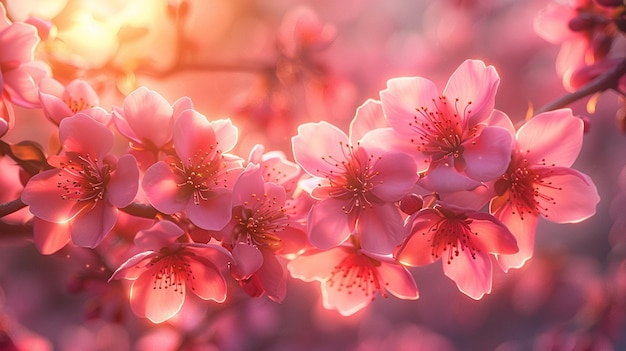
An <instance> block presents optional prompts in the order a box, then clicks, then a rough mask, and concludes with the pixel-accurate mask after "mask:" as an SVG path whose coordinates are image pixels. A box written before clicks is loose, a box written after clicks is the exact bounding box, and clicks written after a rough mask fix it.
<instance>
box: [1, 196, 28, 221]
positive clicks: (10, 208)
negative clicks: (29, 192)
mask: <svg viewBox="0 0 626 351" xmlns="http://www.w3.org/2000/svg"><path fill="white" fill-rule="evenodd" d="M24 207H26V204H25V203H23V202H22V199H20V198H19V197H18V198H17V199H15V200H13V201H9V202H5V203H3V204H0V218H2V217H4V216H6V215H10V214H11V213H13V212H17V211H19V210H21V209H22V208H24Z"/></svg>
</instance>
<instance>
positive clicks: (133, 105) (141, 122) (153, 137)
mask: <svg viewBox="0 0 626 351" xmlns="http://www.w3.org/2000/svg"><path fill="white" fill-rule="evenodd" d="M123 111H124V115H123V118H124V119H125V120H126V123H128V126H129V127H130V129H132V130H133V131H134V133H135V135H136V136H137V138H138V139H139V140H140V141H141V142H142V143H143V142H145V141H150V142H151V143H152V144H154V145H155V146H156V147H158V148H161V147H163V146H164V145H165V144H167V143H168V142H169V141H170V140H171V138H172V135H171V133H172V125H173V120H172V113H173V109H172V107H171V106H170V104H169V103H168V102H167V100H165V99H164V98H163V97H162V96H161V95H159V93H157V92H155V91H152V90H149V89H147V88H145V87H140V88H138V89H136V90H135V91H133V92H131V93H130V94H128V96H127V97H126V99H125V100H124V105H123ZM148 119H149V120H150V123H146V120H148ZM116 124H117V123H116ZM118 128H119V126H118ZM122 130H124V128H122V129H121V130H120V131H122Z"/></svg>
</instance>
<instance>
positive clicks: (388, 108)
mask: <svg viewBox="0 0 626 351" xmlns="http://www.w3.org/2000/svg"><path fill="white" fill-rule="evenodd" d="M438 96H439V91H438V90H437V87H436V86H435V84H434V83H433V82H431V81H430V80H428V79H425V78H421V77H412V78H393V79H390V80H388V81H387V89H385V90H383V91H381V92H380V101H381V103H382V105H383V111H384V112H385V117H386V118H387V121H388V122H389V125H391V127H392V128H393V129H394V130H395V131H396V132H397V133H398V134H400V135H403V136H405V137H407V138H411V137H413V136H415V132H414V131H413V128H411V124H412V123H414V119H415V114H416V111H415V109H419V108H422V107H427V108H429V109H432V108H433V106H432V104H433V102H432V99H436V98H437V97H438Z"/></svg>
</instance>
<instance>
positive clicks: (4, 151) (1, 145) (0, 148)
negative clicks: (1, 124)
mask: <svg viewBox="0 0 626 351" xmlns="http://www.w3.org/2000/svg"><path fill="white" fill-rule="evenodd" d="M1 155H7V156H9V157H10V158H11V159H12V160H13V161H15V162H16V163H17V164H18V165H19V166H20V167H22V169H23V170H24V171H26V173H28V174H30V175H31V176H32V175H35V174H37V173H39V171H40V170H41V167H42V166H43V165H42V164H41V163H39V162H34V161H29V160H23V159H21V158H19V157H18V156H17V155H15V153H13V150H11V145H9V144H7V143H5V142H4V141H2V140H0V156H1ZM44 163H45V162H44Z"/></svg>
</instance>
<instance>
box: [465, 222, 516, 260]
mask: <svg viewBox="0 0 626 351" xmlns="http://www.w3.org/2000/svg"><path fill="white" fill-rule="evenodd" d="M469 218H470V219H471V221H472V223H471V224H470V228H471V230H472V232H473V233H476V236H475V237H472V239H471V240H472V243H471V245H473V246H474V247H476V248H479V249H480V250H481V251H482V252H487V253H495V254H513V253H516V252H518V248H517V241H516V240H515V237H514V236H513V234H511V232H510V230H509V229H508V228H507V227H506V226H505V225H504V224H503V223H501V222H500V221H499V220H497V219H496V218H495V217H493V216H492V215H490V214H487V213H474V214H472V215H471V216H469Z"/></svg>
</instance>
